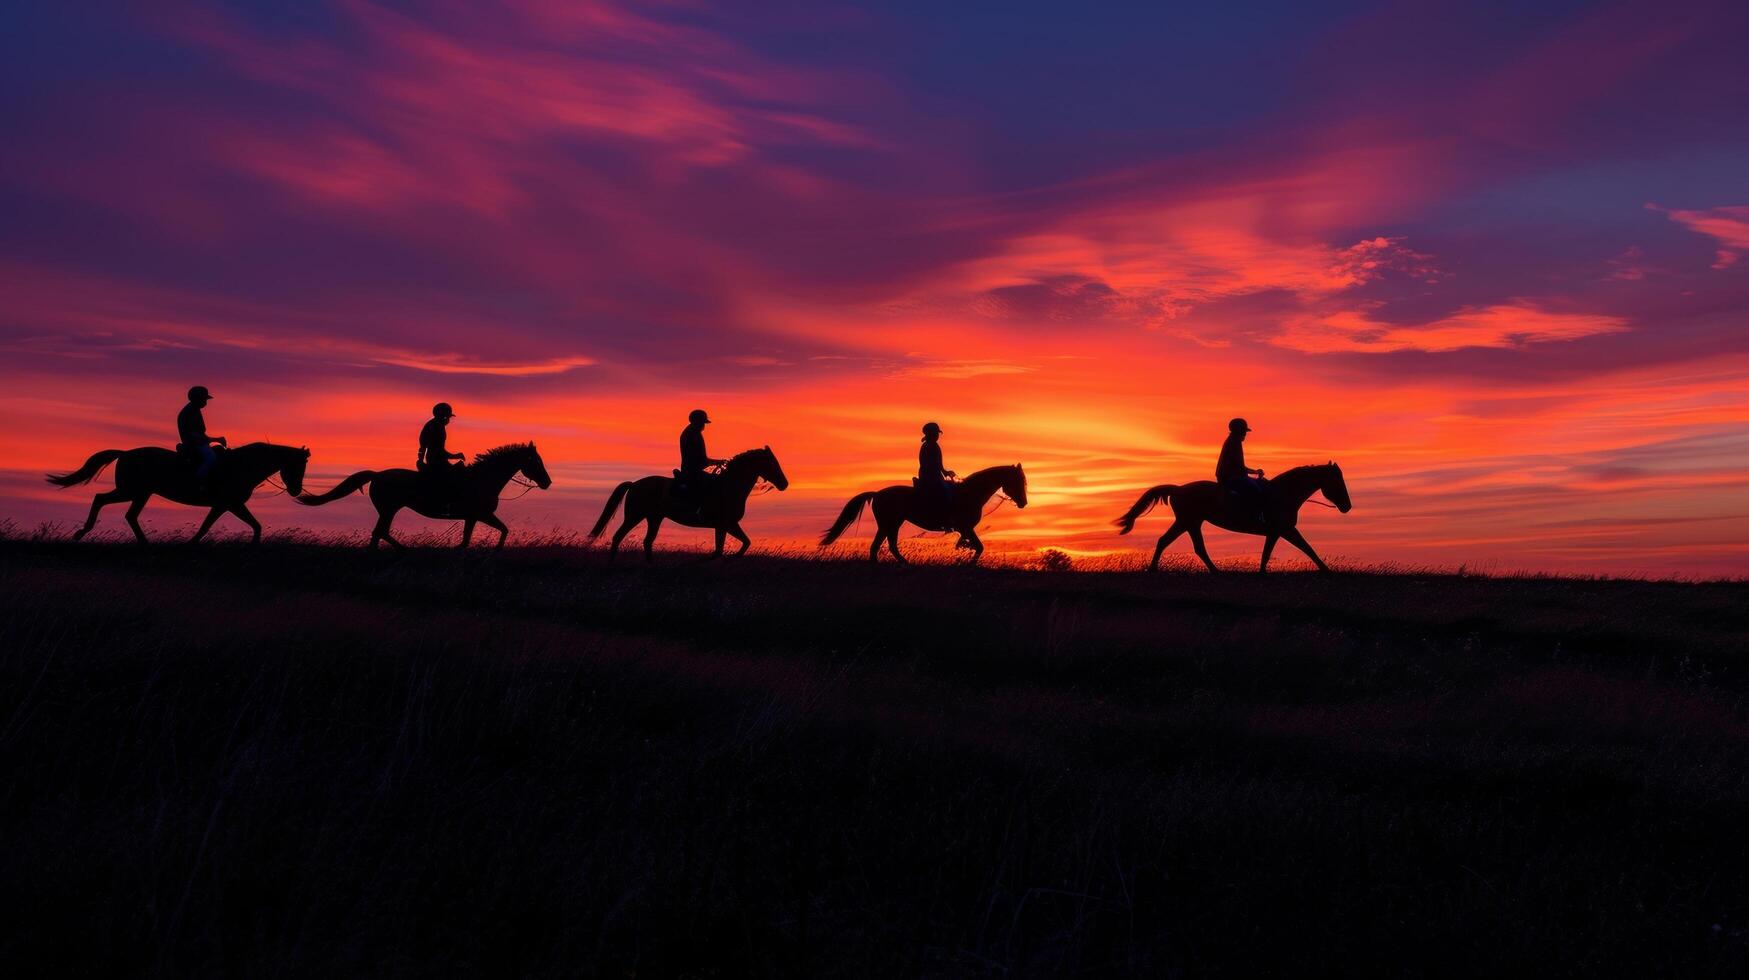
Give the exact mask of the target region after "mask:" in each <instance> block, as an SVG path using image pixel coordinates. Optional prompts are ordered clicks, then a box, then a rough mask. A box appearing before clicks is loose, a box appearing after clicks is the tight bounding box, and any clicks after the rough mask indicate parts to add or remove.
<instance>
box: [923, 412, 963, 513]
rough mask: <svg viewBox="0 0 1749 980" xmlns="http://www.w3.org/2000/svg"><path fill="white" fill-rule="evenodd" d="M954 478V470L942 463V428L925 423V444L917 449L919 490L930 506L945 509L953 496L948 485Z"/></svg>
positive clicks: (932, 423)
mask: <svg viewBox="0 0 1749 980" xmlns="http://www.w3.org/2000/svg"><path fill="white" fill-rule="evenodd" d="M953 476H954V472H953V470H950V469H948V468H947V467H945V466H943V465H942V463H941V426H939V425H936V424H935V423H934V422H925V423H924V424H923V444H922V445H921V446H918V447H917V489H918V490H919V491H921V492H922V494H923V496H924V499H926V500H927V501H928V502H929V504H930V506H932V507H937V508H943V509H945V508H946V506H947V501H948V498H949V497H950V496H951V495H952V494H953V488H952V486H951V485H950V484H949V483H948V481H949V480H951V479H953Z"/></svg>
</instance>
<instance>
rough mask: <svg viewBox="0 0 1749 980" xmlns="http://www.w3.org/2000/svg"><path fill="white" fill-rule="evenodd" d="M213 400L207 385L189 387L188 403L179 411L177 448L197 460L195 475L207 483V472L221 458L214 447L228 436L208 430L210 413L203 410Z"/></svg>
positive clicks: (177, 418) (177, 415)
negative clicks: (211, 433)
mask: <svg viewBox="0 0 1749 980" xmlns="http://www.w3.org/2000/svg"><path fill="white" fill-rule="evenodd" d="M212 400H213V396H212V393H211V392H209V391H207V390H206V386H205V385H195V386H194V387H192V388H190V389H188V404H186V405H184V406H182V411H180V412H177V413H176V438H177V442H178V445H177V447H176V448H178V449H180V450H181V451H182V453H183V455H185V456H187V457H188V458H189V459H191V460H193V461H194V462H195V468H194V478H195V479H196V480H199V481H200V482H201V483H203V484H204V483H205V482H206V478H207V474H209V473H211V472H212V468H213V463H215V462H217V461H218V458H219V456H218V453H217V452H215V451H214V450H213V443H215V442H216V443H218V444H219V445H221V446H223V445H224V444H225V437H224V436H209V435H207V434H206V416H205V415H203V414H201V409H203V408H205V407H206V403H207V402H210V401H212Z"/></svg>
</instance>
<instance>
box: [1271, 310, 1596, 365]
mask: <svg viewBox="0 0 1749 980" xmlns="http://www.w3.org/2000/svg"><path fill="white" fill-rule="evenodd" d="M1626 329H1628V327H1627V323H1626V322H1625V321H1623V320H1622V319H1621V318H1619V317H1614V316H1606V315H1602V314H1594V313H1559V312H1554V311H1550V310H1544V309H1539V308H1538V307H1536V306H1534V305H1532V304H1530V303H1529V302H1527V301H1524V300H1514V301H1512V302H1509V303H1501V304H1498V305H1494V306H1487V307H1482V308H1478V309H1464V310H1459V311H1458V312H1456V313H1453V314H1451V315H1450V316H1446V317H1442V318H1440V319H1438V320H1434V321H1431V322H1428V323H1422V324H1415V325H1412V326H1401V325H1396V324H1389V323H1382V322H1380V321H1377V320H1374V319H1372V318H1370V317H1369V316H1368V315H1367V314H1366V313H1365V312H1363V311H1356V310H1345V311H1341V312H1337V313H1332V314H1328V315H1324V316H1318V317H1307V318H1303V319H1299V320H1295V321H1292V322H1290V323H1289V324H1287V325H1286V327H1285V328H1284V329H1283V331H1282V332H1281V333H1280V334H1278V335H1276V336H1274V337H1272V338H1271V342H1272V343H1274V344H1276V345H1277V346H1280V347H1286V348H1289V349H1291V350H1298V351H1305V352H1307V353H1312V354H1329V353H1337V352H1343V353H1394V352H1397V351H1411V350H1413V351H1425V352H1428V353H1444V352H1448V351H1456V350H1464V349H1466V348H1475V347H1494V348H1506V349H1519V348H1523V347H1527V346H1530V345H1532V344H1549V343H1558V342H1562V341H1572V340H1579V339H1581V338H1584V337H1594V336H1598V335H1600V334H1611V333H1621V332H1622V331H1624V330H1626Z"/></svg>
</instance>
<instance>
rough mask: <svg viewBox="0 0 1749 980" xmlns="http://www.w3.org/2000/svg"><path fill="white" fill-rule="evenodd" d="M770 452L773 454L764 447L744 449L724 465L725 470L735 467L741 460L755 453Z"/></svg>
mask: <svg viewBox="0 0 1749 980" xmlns="http://www.w3.org/2000/svg"><path fill="white" fill-rule="evenodd" d="M768 452H771V450H769V449H767V448H765V447H764V446H754V447H753V448H752V449H743V450H741V451H740V452H738V453H736V454H735V455H733V456H730V457H729V458H728V460H727V461H726V462H724V463H723V468H724V469H728V468H729V467H730V466H732V465H734V464H735V463H737V462H739V461H740V460H742V459H744V458H746V457H748V456H751V455H753V454H754V453H768Z"/></svg>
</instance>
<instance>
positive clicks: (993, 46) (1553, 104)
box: [0, 0, 1749, 576]
mask: <svg viewBox="0 0 1749 980" xmlns="http://www.w3.org/2000/svg"><path fill="white" fill-rule="evenodd" d="M1102 6H1103V5H1099V4H1085V3H1082V4H1051V5H1028V4H1018V3H1012V2H1008V3H989V4H986V3H940V2H931V3H905V2H892V0H887V2H881V3H870V4H866V5H861V6H857V5H846V4H838V3H833V2H831V0H821V2H799V3H793V4H792V3H755V4H726V5H722V6H720V7H719V6H716V5H710V4H704V3H690V2H676V3H657V4H646V5H638V4H618V3H576V2H559V0H514V2H504V3H488V2H482V0H456V2H446V3H428V4H422V3H369V2H363V0H344V2H335V3H316V2H311V3H307V4H285V3H281V2H260V3H248V4H225V5H218V4H187V5H184V4H177V3H150V4H141V3H118V4H84V3H78V4H75V3H36V4H18V5H12V6H10V7H8V9H7V12H6V13H4V14H0V23H4V25H5V30H3V31H0V54H3V57H0V86H3V87H4V90H5V93H6V95H5V98H4V99H0V408H3V409H4V411H5V417H6V422H7V426H6V431H7V436H6V440H5V446H6V452H5V458H4V464H3V465H4V467H5V469H4V471H0V495H3V496H4V497H5V500H4V503H5V516H7V517H10V518H11V519H13V520H15V521H17V522H18V523H19V524H21V525H23V526H26V527H29V526H34V525H35V524H36V523H37V522H40V521H53V522H60V523H62V524H63V525H71V524H73V523H75V522H77V521H79V520H81V519H82V518H83V516H84V513H85V510H86V508H87V507H88V505H89V502H90V490H91V488H78V489H75V490H66V491H62V490H55V489H53V488H51V487H48V486H47V485H46V484H44V483H43V482H42V479H41V475H42V473H43V471H45V470H51V469H54V470H66V469H70V468H72V467H74V466H76V465H77V464H78V463H79V462H81V461H83V460H84V458H85V457H86V456H87V455H88V454H89V453H91V452H93V451H95V450H98V449H102V448H108V447H116V448H126V447H131V446H136V445H149V444H160V445H168V444H171V443H173V442H174V436H175V431H174V419H175V415H176V412H177V410H178V409H179V408H180V407H181V406H182V404H183V392H184V390H185V389H186V388H187V387H188V386H189V385H191V384H205V385H207V386H209V387H211V388H212V390H213V392H214V394H215V396H216V397H215V400H214V402H213V403H212V405H211V406H210V407H209V409H208V411H207V417H208V421H209V425H210V428H211V430H212V431H213V432H214V433H219V434H224V435H226V436H228V437H230V439H231V440H232V442H233V443H239V442H244V441H249V440H255V439H272V440H273V441H276V442H287V443H293V444H303V445H308V446H309V447H310V448H311V449H312V451H313V458H312V471H311V476H310V480H309V482H310V483H311V485H312V486H314V487H317V488H325V487H326V486H328V485H329V484H330V483H332V482H333V481H335V480H337V479H338V478H339V477H341V476H343V475H344V474H346V473H350V472H352V471H353V470H356V469H362V468H386V467H389V466H408V465H411V463H412V460H413V457H414V452H415V447H416V442H417V436H418V432H419V427H420V425H421V424H422V423H423V422H424V420H425V419H426V418H427V417H428V410H429V408H430V406H431V403H432V402H434V401H437V400H439V399H444V400H447V401H450V402H452V403H454V404H455V407H456V411H457V413H458V416H459V417H458V418H457V419H456V421H455V423H454V425H453V426H452V427H451V429H450V432H451V436H450V442H451V447H452V448H455V449H460V450H465V451H468V452H473V451H478V450H484V449H487V448H490V447H491V446H494V445H497V444H499V443H503V442H508V441H511V440H526V439H533V440H535V442H536V443H537V444H538V446H539V448H540V450H541V452H542V454H543V455H544V457H545V459H546V460H547V462H548V465H549V467H550V469H551V471H552V474H553V477H554V479H555V485H554V487H553V489H552V490H550V491H548V492H546V493H544V494H540V493H536V494H531V495H529V496H527V497H524V498H522V499H519V500H517V501H514V502H510V503H506V504H505V506H504V509H503V510H502V512H501V513H502V515H503V516H504V517H505V518H506V519H507V520H508V521H509V523H510V524H511V526H512V528H513V529H515V530H517V531H519V532H535V531H542V530H548V529H551V528H553V527H555V526H561V527H569V528H575V527H577V526H579V525H583V526H586V525H587V524H589V523H592V522H593V520H594V518H595V516H596V514H597V513H599V510H600V508H601V505H602V503H603V501H604V499H605V496H606V491H607V490H608V489H610V488H611V487H612V486H613V485H614V484H615V483H617V482H618V481H620V480H621V479H628V478H632V477H636V476H639V475H643V474H646V473H652V472H666V471H667V470H668V468H670V467H672V466H674V465H676V462H677V450H676V448H675V443H676V438H677V436H678V434H679V431H680V429H681V427H682V426H683V425H684V424H685V418H686V413H687V411H688V410H689V409H692V408H695V407H702V408H705V409H707V410H708V411H709V412H710V413H711V415H712V417H713V418H714V419H715V420H716V424H715V425H713V426H712V427H711V428H710V429H709V430H708V438H709V441H710V446H711V449H712V451H713V453H715V454H717V455H728V454H729V453H731V452H733V451H736V450H739V449H744V448H748V447H751V446H756V445H762V444H770V445H771V447H772V448H773V449H774V450H775V451H776V452H777V454H778V456H779V458H780V459H781V460H782V462H783V464H784V467H785V469H786V470H787V472H788V475H789V477H790V479H791V481H792V484H793V485H792V487H791V489H790V490H789V491H788V492H787V493H784V494H771V495H769V496H765V497H761V498H759V499H757V500H755V501H754V502H753V504H752V507H751V515H750V519H749V521H748V522H747V527H748V530H749V531H750V532H751V533H752V534H753V535H754V537H755V539H756V544H757V543H766V544H770V543H772V542H774V541H777V540H779V539H792V540H793V539H798V538H803V537H810V536H813V535H816V534H817V533H818V531H819V530H820V529H821V528H822V527H823V526H824V525H825V524H826V523H828V522H829V521H830V519H831V517H832V516H833V515H834V514H835V513H836V511H837V509H838V508H839V506H841V505H842V503H843V502H844V500H845V499H846V498H847V497H849V496H850V495H851V494H853V493H855V492H857V491H859V490H862V489H872V488H875V487H878V486H880V485H883V484H887V483H893V482H902V481H904V480H906V479H908V477H909V475H910V474H911V473H912V472H913V471H914V470H915V465H916V446H917V431H918V427H919V426H920V425H921V424H922V423H923V422H925V421H927V420H930V419H933V420H936V421H938V422H940V423H941V425H942V426H943V428H944V429H945V430H946V436H945V438H944V440H943V445H944V448H945V450H946V457H947V464H948V466H950V467H952V468H954V469H957V470H959V471H960V472H961V473H962V474H963V473H966V472H969V471H971V470H973V469H976V468H979V467H982V466H987V465H993V464H999V463H1011V462H1022V463H1024V464H1025V465H1026V469H1027V472H1028V474H1029V477H1030V488H1031V498H1032V500H1031V506H1030V507H1029V508H1028V509H1027V510H1025V511H1024V512H1017V511H1015V510H1013V509H1012V508H1005V509H1004V510H1002V511H1001V512H999V513H997V514H995V515H992V517H991V518H990V530H989V533H988V535H987V537H988V539H989V540H990V541H991V542H992V544H1005V545H1007V546H1010V547H1045V546H1054V547H1061V548H1065V549H1068V550H1070V551H1071V552H1072V553H1077V554H1080V553H1100V552H1107V551H1110V550H1113V549H1127V548H1134V547H1151V545H1152V541H1153V539H1154V537H1155V536H1156V535H1158V534H1159V533H1160V532H1161V531H1163V530H1164V529H1165V524H1166V520H1165V519H1164V518H1162V517H1161V516H1160V515H1155V516H1153V517H1151V518H1149V519H1148V520H1146V521H1144V522H1143V523H1142V525H1141V526H1140V527H1139V529H1138V534H1137V535H1135V536H1133V537H1130V538H1119V537H1117V536H1115V534H1114V532H1113V529H1112V528H1111V527H1110V522H1111V520H1112V518H1114V517H1116V516H1117V515H1118V514H1119V513H1121V512H1122V511H1123V509H1124V508H1125V507H1126V506H1127V505H1128V504H1129V502H1130V501H1131V500H1133V499H1134V497H1135V496H1136V494H1138V493H1139V492H1140V491H1141V490H1143V489H1144V488H1146V487H1148V486H1150V485H1153V484H1156V483H1166V482H1187V481H1190V480H1195V479H1207V478H1209V477H1210V476H1211V475H1212V470H1213V467H1214V460H1215V455H1216V453H1217V451H1218V449H1219V446H1220V443H1221V440H1222V438H1223V436H1224V435H1225V427H1226V421H1227V419H1228V418H1229V417H1230V416H1233V415H1244V416H1245V417H1247V418H1248V419H1250V421H1251V424H1252V426H1253V427H1254V428H1255V430H1256V431H1255V433H1254V434H1253V435H1252V437H1251V441H1250V442H1249V443H1248V447H1247V448H1248V454H1249V456H1250V460H1251V463H1252V465H1254V466H1262V467H1264V468H1265V469H1267V470H1269V471H1270V472H1272V473H1275V472H1279V471H1282V470H1285V469H1288V468H1290V467H1292V466H1294V465H1298V464H1301V463H1322V462H1324V461H1325V460H1329V459H1334V460H1336V461H1338V462H1340V463H1341V464H1342V465H1343V468H1344V471H1345V472H1346V474H1347V477H1348V483H1349V487H1350V490H1351V492H1352V494H1353V498H1354V503H1355V507H1354V510H1353V512H1352V513H1349V514H1347V515H1338V514H1336V513H1335V512H1334V511H1331V510H1325V509H1322V508H1316V507H1311V508H1307V511H1306V513H1305V515H1304V518H1303V523H1302V527H1303V528H1304V530H1305V531H1306V533H1307V536H1308V537H1309V538H1310V539H1311V540H1312V542H1313V543H1314V544H1315V545H1317V546H1318V547H1319V548H1320V550H1321V551H1322V552H1323V553H1324V554H1325V555H1326V556H1327V557H1336V558H1341V559H1344V560H1346V561H1348V562H1351V563H1381V562H1401V563H1407V564H1430V565H1438V566H1445V567H1454V566H1457V565H1460V564H1467V565H1469V566H1470V567H1476V568H1484V569H1493V570H1500V571H1505V570H1516V569H1536V570H1550V571H1580V572H1606V573H1612V574H1634V573H1648V574H1658V575H1685V576H1699V575H1749V59H1746V57H1745V55H1744V52H1745V50H1749V4H1744V3H1742V2H1740V0H1737V2H1719V3H1704V2H1696V3H1689V2H1683V0H1660V2H1649V3H1562V2H1546V3H1535V4H1525V3H1484V2H1462V3H1450V4H1429V3H1402V2H1391V3H1316V4H1308V3H1303V2H1302V3H1291V4H1285V3H1284V4H1273V5H1247V4H1224V5H1223V4H1195V5H1190V4H1165V3H1162V4H1124V5H1113V6H1112V8H1111V9H1109V10H1103V11H1102V9H1101V7H1102ZM1131 8H1141V9H1131ZM108 481H109V477H108V476H107V475H106V476H105V477H103V478H102V479H101V480H100V481H99V483H98V484H97V487H98V488H105V487H107V486H108ZM257 512H258V513H259V514H260V515H261V516H262V518H263V520H264V521H265V522H266V523H267V524H268V525H269V530H270V531H271V530H276V529H279V530H283V529H285V528H287V527H289V526H291V525H293V524H300V525H303V526H305V527H312V528H320V529H362V528H366V527H368V525H369V523H370V521H371V512H370V509H369V505H368V503H367V502H366V501H365V500H364V499H363V498H359V499H356V500H348V501H343V502H339V503H336V504H332V505H330V506H328V507H325V508H321V509H320V510H315V509H302V508H295V507H294V506H292V505H290V504H289V503H288V502H287V501H285V499H284V498H274V499H270V500H267V501H264V502H263V503H262V505H261V506H260V507H259V508H258V511H257ZM147 515H148V519H149V520H148V523H149V525H150V526H152V527H155V528H156V529H158V530H160V531H165V532H168V531H173V530H179V529H181V528H183V527H184V526H185V525H189V524H192V523H193V522H194V521H195V520H196V519H197V518H198V516H199V514H198V512H196V511H193V510H189V509H187V508H181V507H177V506H175V505H171V504H166V503H163V502H161V501H160V502H156V503H154V504H153V505H152V507H150V508H149V509H148V510H147ZM121 518H122V514H121V508H119V507H117V508H113V509H111V510H110V511H109V512H108V513H107V515H106V517H105V523H104V525H102V526H104V527H107V528H108V529H110V530H111V531H116V530H119V529H120V528H121V527H122V523H121ZM403 520H404V521H406V522H407V526H406V530H409V531H414V530H421V529H423V530H428V531H438V530H443V529H444V527H445V526H444V525H439V524H436V523H433V522H428V521H422V520H420V519H417V518H411V517H407V518H403ZM866 523H867V522H865V524H866ZM221 528H224V529H226V530H229V531H231V532H232V533H236V532H237V531H238V529H239V525H236V524H234V523H230V522H229V521H227V522H226V523H225V524H222V525H221ZM866 532H867V528H866V527H865V528H864V535H863V536H858V537H852V538H850V539H849V543H848V544H846V545H845V546H844V547H846V548H847V549H850V550H852V551H854V550H855V549H858V548H861V547H865V546H866V541H867V537H866ZM703 540H704V535H703V534H702V533H700V532H693V531H684V530H680V529H676V528H672V527H670V528H669V529H668V530H666V531H664V541H665V542H666V543H669V544H674V545H693V546H696V545H698V544H699V543H701V542H702V541H703ZM1209 541H1210V545H1211V548H1212V549H1213V550H1214V551H1215V553H1216V555H1217V556H1218V557H1219V556H1227V557H1237V556H1240V555H1254V554H1255V553H1256V550H1257V548H1258V545H1259V542H1258V540H1257V539H1255V538H1241V537H1238V536H1234V535H1229V534H1226V533H1224V532H1219V531H1216V532H1211V535H1210V538H1209ZM1177 547H1178V548H1181V549H1183V548H1186V545H1183V544H1180V545H1178V546H1177ZM1187 553H1188V552H1186V554H1187ZM1296 557H1297V556H1296ZM1289 564H1290V565H1291V564H1292V563H1291V562H1290V563H1289Z"/></svg>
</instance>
